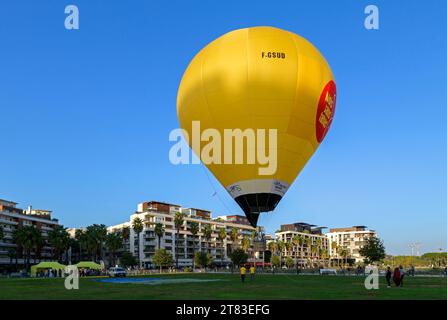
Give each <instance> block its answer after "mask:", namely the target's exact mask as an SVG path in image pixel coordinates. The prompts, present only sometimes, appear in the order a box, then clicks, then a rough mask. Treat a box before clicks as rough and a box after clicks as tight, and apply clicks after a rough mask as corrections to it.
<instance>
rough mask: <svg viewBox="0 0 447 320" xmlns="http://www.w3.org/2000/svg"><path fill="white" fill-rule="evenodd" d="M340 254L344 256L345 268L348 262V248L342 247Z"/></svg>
mask: <svg viewBox="0 0 447 320" xmlns="http://www.w3.org/2000/svg"><path fill="white" fill-rule="evenodd" d="M341 256H342V257H344V258H345V261H344V268H346V265H347V264H348V256H349V250H348V249H343V250H342V252H341Z"/></svg>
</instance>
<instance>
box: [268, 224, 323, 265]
mask: <svg viewBox="0 0 447 320" xmlns="http://www.w3.org/2000/svg"><path fill="white" fill-rule="evenodd" d="M322 229H324V227H317V226H315V225H311V224H307V223H304V222H298V223H292V224H283V225H281V227H280V230H278V231H277V232H276V233H275V237H276V240H280V241H281V242H282V243H284V246H283V248H276V250H280V251H281V257H282V261H283V262H284V261H285V260H286V259H287V258H288V257H290V258H292V259H293V261H294V262H295V263H296V264H297V265H298V266H301V267H310V266H313V265H317V264H321V263H322V262H325V261H328V259H329V258H330V257H329V241H328V238H327V237H326V236H325V235H324V234H323V233H322Z"/></svg>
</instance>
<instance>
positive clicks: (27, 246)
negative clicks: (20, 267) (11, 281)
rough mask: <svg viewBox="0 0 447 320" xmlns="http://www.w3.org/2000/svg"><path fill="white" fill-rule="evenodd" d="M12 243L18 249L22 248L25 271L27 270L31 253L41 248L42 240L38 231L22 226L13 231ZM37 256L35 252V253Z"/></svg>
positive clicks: (32, 227) (34, 228)
mask: <svg viewBox="0 0 447 320" xmlns="http://www.w3.org/2000/svg"><path fill="white" fill-rule="evenodd" d="M12 236H13V241H14V242H15V243H16V244H17V245H18V246H20V247H22V249H23V251H24V255H25V269H26V270H28V266H29V263H30V259H31V252H32V250H33V249H34V248H35V249H36V251H37V248H39V247H40V246H42V244H43V238H42V234H41V233H40V231H39V230H38V229H37V228H36V227H34V226H24V227H21V228H18V229H15V230H14V232H13V234H12ZM36 254H37V252H36Z"/></svg>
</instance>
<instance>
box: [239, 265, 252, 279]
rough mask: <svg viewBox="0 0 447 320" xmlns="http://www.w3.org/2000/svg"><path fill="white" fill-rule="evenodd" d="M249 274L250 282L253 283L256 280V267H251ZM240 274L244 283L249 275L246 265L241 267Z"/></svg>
mask: <svg viewBox="0 0 447 320" xmlns="http://www.w3.org/2000/svg"><path fill="white" fill-rule="evenodd" d="M249 272H250V281H253V280H254V279H255V267H254V266H250V269H249ZM240 274H241V281H242V283H244V282H245V276H246V275H247V268H245V266H244V265H242V266H241V269H240Z"/></svg>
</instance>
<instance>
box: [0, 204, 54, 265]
mask: <svg viewBox="0 0 447 320" xmlns="http://www.w3.org/2000/svg"><path fill="white" fill-rule="evenodd" d="M51 213H52V212H51V211H50V210H39V209H33V208H32V207H28V208H27V209H25V210H23V209H20V208H17V203H16V202H13V201H9V200H2V199H0V227H2V229H3V239H0V267H5V266H6V265H9V264H11V262H12V263H13V264H15V263H16V253H17V264H18V265H23V264H24V263H25V261H24V256H23V253H22V248H21V247H20V246H17V244H16V243H14V241H13V233H14V230H16V229H19V228H21V227H23V226H34V227H36V228H37V229H38V230H40V232H41V234H42V236H43V238H44V239H46V238H47V237H48V232H50V231H51V230H52V229H53V228H54V226H56V225H59V222H58V220H57V219H53V218H51ZM51 253H52V248H51V247H50V246H48V245H44V246H43V247H42V248H39V249H37V250H33V252H32V256H31V262H34V261H35V260H36V259H37V260H39V261H45V260H51Z"/></svg>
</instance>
